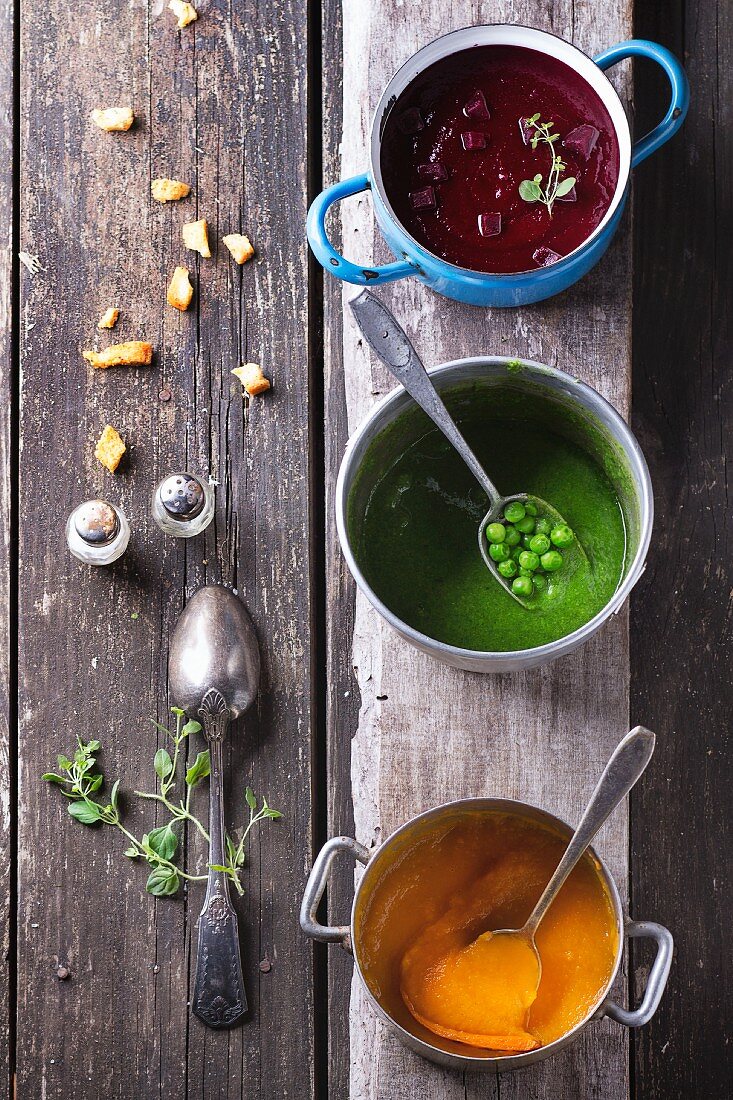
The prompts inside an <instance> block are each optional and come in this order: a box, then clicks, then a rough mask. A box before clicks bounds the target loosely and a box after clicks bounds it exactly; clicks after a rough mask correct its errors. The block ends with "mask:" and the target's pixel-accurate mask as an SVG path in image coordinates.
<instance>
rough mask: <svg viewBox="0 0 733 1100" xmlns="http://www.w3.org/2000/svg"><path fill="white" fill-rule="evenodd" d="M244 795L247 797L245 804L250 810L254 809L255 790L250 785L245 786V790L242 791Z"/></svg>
mask: <svg viewBox="0 0 733 1100" xmlns="http://www.w3.org/2000/svg"><path fill="white" fill-rule="evenodd" d="M244 797H245V798H246V799H247V805H248V806H249V808H250V810H256V809H257V799H256V798H255V792H254V791H253V790H252V788H251V787H247V790H246V791H245V792H244Z"/></svg>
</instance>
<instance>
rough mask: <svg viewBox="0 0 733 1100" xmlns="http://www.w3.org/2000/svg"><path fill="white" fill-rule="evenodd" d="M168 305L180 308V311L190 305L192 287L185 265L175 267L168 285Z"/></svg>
mask: <svg viewBox="0 0 733 1100" xmlns="http://www.w3.org/2000/svg"><path fill="white" fill-rule="evenodd" d="M166 297H167V299H168V305H169V306H173V308H174V309H180V311H181V313H183V312H184V310H187V309H188V307H189V306H190V305H191V299H192V298H193V287H192V286H191V283H190V281H189V278H188V268H187V267H177V268H176V270H175V271H174V272H173V278H172V279H171V281H170V284H169V286H168V294H167V295H166Z"/></svg>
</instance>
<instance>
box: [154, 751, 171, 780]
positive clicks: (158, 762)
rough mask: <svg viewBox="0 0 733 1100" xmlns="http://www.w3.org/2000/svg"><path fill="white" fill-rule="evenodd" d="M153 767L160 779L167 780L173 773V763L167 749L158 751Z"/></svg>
mask: <svg viewBox="0 0 733 1100" xmlns="http://www.w3.org/2000/svg"><path fill="white" fill-rule="evenodd" d="M153 766H154V767H155V771H156V774H157V775H159V776H160V778H161V779H167V778H168V776H169V775H170V774H171V772H172V771H173V761H172V760H171V757H170V753H169V752H168V750H167V749H158V751H157V752H156V754H155V759H154V761H153Z"/></svg>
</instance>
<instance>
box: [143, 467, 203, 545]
mask: <svg viewBox="0 0 733 1100" xmlns="http://www.w3.org/2000/svg"><path fill="white" fill-rule="evenodd" d="M152 512H153V519H154V520H155V522H156V523H157V524H158V527H160V529H161V531H163V532H164V533H165V534H166V535H173V537H174V538H179V539H190V538H191V537H192V536H193V535H198V534H200V532H201V531H204V530H205V529H206V528H207V527H208V526H209V524H210V523H211V521H212V519H213V518H214V491H213V489H212V488H211V486H210V485H209V484H208V483H207V482H202V481H199V479H198V478H197V477H194V476H193V474H189V473H186V472H185V471H184V472H182V473H175V474H168V476H167V477H164V478H163V480H162V481H161V482H160V484H159V485H158V486H157V488H156V490H155V492H154V493H153V504H152Z"/></svg>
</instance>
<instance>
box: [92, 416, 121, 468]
mask: <svg viewBox="0 0 733 1100" xmlns="http://www.w3.org/2000/svg"><path fill="white" fill-rule="evenodd" d="M126 450H127V448H126V447H125V444H124V443H123V442H122V438H121V436H120V433H119V432H118V431H117V429H116V428H113V427H112V425H111V424H106V425H105V428H104V431H103V432H102V434H101V435H100V437H99V442H98V443H97V446H96V447H95V449H94V457H95V458H98V459H99V461H100V462H101V463H102V465H103V466H106V467H107V469H108V470H109V472H110V473H111V474H113V473H114V472H115V470H116V469H117V467H118V466H119V464H120V459H121V458H122V456H123V454H124V453H125V451H126Z"/></svg>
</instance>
